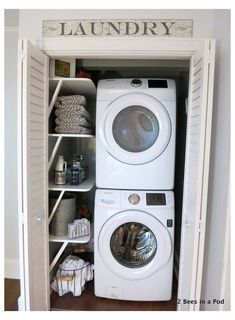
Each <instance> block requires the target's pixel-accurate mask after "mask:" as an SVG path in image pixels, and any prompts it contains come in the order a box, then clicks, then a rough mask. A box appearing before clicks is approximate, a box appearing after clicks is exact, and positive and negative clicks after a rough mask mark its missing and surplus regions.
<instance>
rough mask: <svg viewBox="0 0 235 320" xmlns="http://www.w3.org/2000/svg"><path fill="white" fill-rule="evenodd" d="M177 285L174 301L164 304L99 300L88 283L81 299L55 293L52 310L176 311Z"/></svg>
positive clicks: (90, 283)
mask: <svg viewBox="0 0 235 320" xmlns="http://www.w3.org/2000/svg"><path fill="white" fill-rule="evenodd" d="M176 301H177V283H176V281H174V283H173V295H172V300H170V301H162V302H156V301H154V302H153V301H151V302H140V301H122V300H113V299H105V298H99V297H96V296H95V295H94V288H93V282H88V283H87V287H86V290H85V291H84V293H83V294H82V296H80V297H74V296H73V294H72V293H67V294H66V295H64V296H62V297H60V296H59V295H58V294H57V293H55V292H53V293H52V295H51V308H52V310H73V311H75V310H81V311H176Z"/></svg>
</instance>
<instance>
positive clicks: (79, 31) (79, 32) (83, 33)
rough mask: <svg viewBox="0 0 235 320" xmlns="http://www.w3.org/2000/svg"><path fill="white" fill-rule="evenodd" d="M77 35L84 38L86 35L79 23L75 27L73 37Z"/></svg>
mask: <svg viewBox="0 0 235 320" xmlns="http://www.w3.org/2000/svg"><path fill="white" fill-rule="evenodd" d="M79 34H81V35H82V36H85V35H86V32H85V30H84V28H83V26H82V24H81V22H80V23H79V24H78V26H77V30H76V31H75V32H74V35H75V36H78V35H79Z"/></svg>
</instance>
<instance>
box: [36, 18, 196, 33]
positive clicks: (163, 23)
mask: <svg viewBox="0 0 235 320" xmlns="http://www.w3.org/2000/svg"><path fill="white" fill-rule="evenodd" d="M192 30H193V21H192V20H181V19H176V20H153V19H151V20H149V19H148V20H140V19H138V20H44V21H43V25H42V35H43V37H102V36H105V37H107V36H110V37H120V36H121V37H128V36H132V37H133V36H134V37H143V36H144V37H147V36H148V37H191V36H192Z"/></svg>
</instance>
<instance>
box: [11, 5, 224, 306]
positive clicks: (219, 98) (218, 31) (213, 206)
mask: <svg viewBox="0 0 235 320" xmlns="http://www.w3.org/2000/svg"><path fill="white" fill-rule="evenodd" d="M130 17H131V18H149V19H151V18H159V19H160V18H180V19H184V18H185V19H193V23H194V26H193V29H194V32H193V36H194V37H204V38H206V37H210V38H215V39H216V41H217V43H216V52H217V53H216V70H215V71H216V73H215V74H216V75H215V98H214V113H213V126H212V154H211V165H210V181H209V203H208V224H207V235H206V250H205V265H204V279H203V287H202V292H203V296H204V297H206V296H209V297H210V296H214V297H215V298H216V297H219V296H220V287H221V279H220V274H221V273H220V271H221V267H222V264H223V256H222V254H220V253H218V251H220V252H221V253H222V252H223V245H224V235H225V221H226V219H225V218H224V213H225V212H226V208H227V191H228V175H229V149H230V141H229V134H230V101H229V97H230V78H229V70H230V48H229V46H230V37H229V36H228V33H229V28H230V25H229V23H230V13H229V11H228V10H131V11H130V10H20V15H19V18H20V22H19V26H20V29H19V35H20V37H22V38H23V37H25V38H29V39H30V40H31V41H33V42H36V40H38V39H40V38H41V34H42V30H41V24H42V20H46V19H59V18H60V19H79V18H80V19H82V18H83V19H91V18H95V19H97V18H109V19H110V18H122V19H125V18H130ZM15 144H16V142H14V145H15ZM221 150H222V151H223V152H221ZM217 246H218V247H217ZM218 248H219V249H218ZM215 279H217V281H215ZM228 305H229V304H228ZM205 308H207V309H209V307H208V306H205ZM227 308H228V307H227ZM217 309H219V306H213V310H217Z"/></svg>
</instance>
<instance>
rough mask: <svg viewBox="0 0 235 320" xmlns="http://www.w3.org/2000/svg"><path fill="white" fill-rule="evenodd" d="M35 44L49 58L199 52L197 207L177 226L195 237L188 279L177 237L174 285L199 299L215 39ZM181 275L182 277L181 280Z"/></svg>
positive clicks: (188, 56)
mask: <svg viewBox="0 0 235 320" xmlns="http://www.w3.org/2000/svg"><path fill="white" fill-rule="evenodd" d="M101 44H102V47H101ZM37 45H38V46H39V47H40V48H41V50H42V51H44V53H46V54H47V55H48V56H50V57H52V58H55V57H60V58H62V57H78V55H79V57H80V58H81V59H84V58H93V59H107V58H109V59H164V60H166V59H176V60H177V59H179V60H189V61H191V62H192V61H193V57H194V56H196V55H199V56H200V55H201V56H202V57H203V60H204V66H205V65H206V66H207V70H206V76H207V80H206V83H207V88H206V90H205V92H206V96H204V97H203V98H204V99H203V106H204V107H205V110H203V111H202V117H203V122H202V123H203V126H204V128H203V129H202V131H203V135H204V136H203V140H201V141H203V142H204V145H203V147H202V151H201V152H200V155H199V157H200V158H199V169H198V173H199V174H200V177H199V185H198V186H197V191H198V195H197V204H196V208H197V209H196V214H195V217H194V222H193V223H192V224H190V222H189V221H188V219H187V214H186V212H184V209H183V212H182V226H181V235H182V233H183V235H184V237H183V241H187V233H189V232H190V230H191V229H192V230H191V231H192V232H194V234H195V241H194V243H192V244H191V247H192V250H193V262H192V267H190V268H191V269H190V272H189V274H190V279H187V281H186V279H185V277H184V271H185V270H186V269H187V268H188V267H187V257H185V254H184V250H183V249H184V242H182V237H181V252H180V267H179V270H180V272H179V287H178V298H187V299H190V300H197V301H199V299H200V294H201V282H202V271H203V254H204V240H205V226H206V212H207V194H208V179H209V158H210V141H211V122H212V100H213V77H214V50H215V40H212V39H199V38H198V39H197V38H157V39H156V38H144V37H138V38H137V37H128V38H122V37H115V38H111V37H110V38H108V37H107V38H99V37H97V38H96V37H93V38H92V37H90V38H89V37H88V38H63V39H61V38H53V39H50V38H45V39H40V40H38V41H37ZM64 48H65V49H64ZM190 68H192V63H190ZM204 83H205V82H204ZM189 108H190V105H189ZM186 148H187V145H186ZM186 152H187V150H186ZM186 158H187V154H186V155H185V159H186ZM185 172H187V163H185ZM184 194H185V191H184ZM187 209H189V208H187ZM185 235H186V236H185ZM182 257H183V259H182ZM187 271H189V270H187ZM186 273H187V272H186ZM182 279H183V280H184V281H181V280H182ZM182 282H184V283H182ZM186 287H187V288H186ZM186 292H187V293H189V296H186V297H185V296H184V294H185V293H186ZM177 308H178V310H199V309H200V305H199V303H197V304H190V305H184V304H178V306H177Z"/></svg>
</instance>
